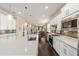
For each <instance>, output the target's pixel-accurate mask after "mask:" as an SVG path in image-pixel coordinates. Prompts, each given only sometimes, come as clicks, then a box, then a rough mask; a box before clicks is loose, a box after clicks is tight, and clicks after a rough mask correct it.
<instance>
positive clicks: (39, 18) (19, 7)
mask: <svg viewBox="0 0 79 59" xmlns="http://www.w3.org/2000/svg"><path fill="white" fill-rule="evenodd" d="M63 5H64V4H63V3H29V4H28V3H11V4H10V3H0V9H3V10H5V11H7V12H11V13H12V14H13V13H14V14H16V15H18V16H20V17H22V18H24V19H25V20H26V21H28V22H30V23H33V24H37V25H44V24H45V23H46V22H47V21H48V20H49V18H50V16H51V15H54V14H55V13H56V12H57V11H58V10H59V9H60V8H61V7H62V6H63ZM25 6H27V9H25ZM45 6H48V9H45ZM18 12H22V14H18ZM30 14H31V15H32V16H30Z"/></svg>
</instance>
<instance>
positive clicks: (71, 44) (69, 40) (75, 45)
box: [54, 35, 78, 49]
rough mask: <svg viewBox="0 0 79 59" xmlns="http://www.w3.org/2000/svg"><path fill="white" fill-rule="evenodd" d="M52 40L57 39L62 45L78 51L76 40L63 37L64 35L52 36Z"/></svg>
mask: <svg viewBox="0 0 79 59" xmlns="http://www.w3.org/2000/svg"><path fill="white" fill-rule="evenodd" d="M54 38H58V39H60V40H61V41H63V42H64V43H66V44H68V45H70V46H72V47H73V48H76V49H78V39H76V38H72V37H68V36H64V35H60V36H54Z"/></svg>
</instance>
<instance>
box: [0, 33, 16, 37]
mask: <svg viewBox="0 0 79 59" xmlns="http://www.w3.org/2000/svg"><path fill="white" fill-rule="evenodd" d="M15 34H16V33H8V34H7V33H5V34H0V37H6V36H10V35H15Z"/></svg>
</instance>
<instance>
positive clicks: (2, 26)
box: [0, 14, 16, 30]
mask: <svg viewBox="0 0 79 59" xmlns="http://www.w3.org/2000/svg"><path fill="white" fill-rule="evenodd" d="M6 29H16V20H15V19H13V18H12V20H9V18H8V16H7V15H3V14H0V30H6Z"/></svg>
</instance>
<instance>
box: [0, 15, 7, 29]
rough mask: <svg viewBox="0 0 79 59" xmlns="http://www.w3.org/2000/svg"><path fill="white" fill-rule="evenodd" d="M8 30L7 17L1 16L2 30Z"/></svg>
mask: <svg viewBox="0 0 79 59" xmlns="http://www.w3.org/2000/svg"><path fill="white" fill-rule="evenodd" d="M5 29H7V17H6V16H5V15H3V14H0V30H5Z"/></svg>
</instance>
